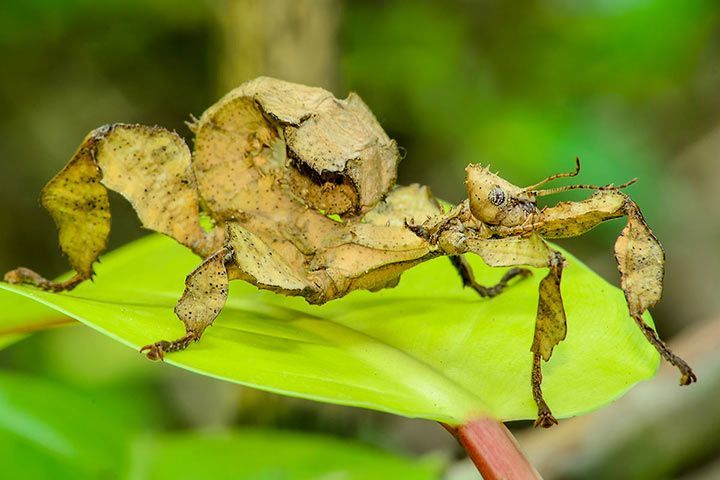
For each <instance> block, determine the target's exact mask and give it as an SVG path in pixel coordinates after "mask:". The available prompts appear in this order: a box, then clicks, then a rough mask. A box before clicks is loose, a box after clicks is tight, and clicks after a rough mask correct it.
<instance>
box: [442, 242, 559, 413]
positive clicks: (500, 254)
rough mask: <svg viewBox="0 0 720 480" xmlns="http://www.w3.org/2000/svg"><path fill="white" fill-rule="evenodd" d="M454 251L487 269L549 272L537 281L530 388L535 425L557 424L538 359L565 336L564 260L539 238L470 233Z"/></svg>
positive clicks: (549, 351) (545, 355)
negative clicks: (475, 257)
mask: <svg viewBox="0 0 720 480" xmlns="http://www.w3.org/2000/svg"><path fill="white" fill-rule="evenodd" d="M454 238H457V237H454ZM441 243H442V239H441ZM453 249H454V250H457V251H468V252H473V253H476V254H477V255H479V256H481V257H482V258H483V260H484V261H485V263H487V264H488V265H490V266H495V267H507V266H516V265H528V266H532V267H546V268H548V269H549V271H548V274H547V276H545V278H543V279H542V281H541V282H540V288H539V299H538V310H537V318H536V321H535V334H534V338H533V343H532V347H531V351H532V353H533V367H532V372H531V386H532V392H533V398H534V400H535V403H536V404H537V406H538V419H537V421H536V426H543V427H549V426H552V425H553V424H556V423H557V421H556V420H555V418H554V417H553V416H552V413H551V412H550V409H549V408H548V405H547V403H546V402H545V400H544V398H543V395H542V388H541V383H542V371H541V364H540V359H541V358H542V359H544V360H545V361H548V360H550V356H551V355H552V351H553V348H555V346H556V345H557V344H558V343H560V342H561V341H563V340H564V339H565V336H566V335H567V321H566V316H565V308H564V306H563V301H562V295H561V292H560V281H561V279H562V271H563V268H564V267H565V259H564V258H563V256H562V254H560V252H558V251H556V250H553V249H552V248H550V247H549V246H548V245H547V243H545V241H543V240H542V238H540V237H539V236H538V235H530V236H529V237H507V238H493V239H483V238H478V237H474V236H473V235H472V233H469V236H466V237H465V238H463V240H462V243H458V244H456V245H454V246H453Z"/></svg>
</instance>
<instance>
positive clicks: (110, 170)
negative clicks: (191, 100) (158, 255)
mask: <svg viewBox="0 0 720 480" xmlns="http://www.w3.org/2000/svg"><path fill="white" fill-rule="evenodd" d="M190 163H191V155H190V150H189V149H188V147H187V145H186V144H185V142H184V141H183V140H182V139H181V138H180V137H179V136H178V135H177V134H175V133H172V132H169V131H167V130H164V129H162V128H158V127H145V126H141V125H125V124H116V125H110V126H106V127H102V128H99V129H97V130H94V131H93V132H90V134H89V135H88V136H87V137H85V140H84V141H83V143H82V144H81V145H80V147H79V148H78V150H77V152H75V155H74V156H73V157H72V158H71V159H70V161H69V162H68V164H67V165H66V166H65V168H63V169H62V170H61V171H60V173H58V174H57V175H56V176H55V177H54V178H53V179H52V180H50V182H48V184H47V185H46V186H45V188H43V191H42V194H41V196H40V201H41V203H42V205H43V207H45V209H46V210H47V211H48V212H49V213H50V215H51V216H52V218H53V220H54V221H55V224H56V226H57V228H58V233H59V242H60V247H61V249H62V251H63V253H65V255H67V256H68V259H69V261H70V264H71V266H72V267H73V269H74V270H75V272H76V275H75V276H74V277H73V278H72V279H71V280H68V281H66V282H52V281H50V280H47V279H45V278H44V277H42V276H41V275H39V274H37V273H35V272H33V271H32V270H29V269H27V268H19V269H16V270H13V271H11V272H8V273H7V274H6V275H5V280H6V281H8V282H10V283H30V284H33V285H36V286H38V287H40V288H42V289H44V290H51V291H61V290H70V289H72V288H73V287H75V286H76V285H78V284H79V283H81V282H82V281H83V280H86V279H89V278H91V277H92V276H93V269H92V266H93V263H95V261H96V260H97V259H98V256H99V255H100V254H101V253H102V252H103V251H104V250H105V248H106V247H107V240H108V236H109V234H110V202H109V199H108V192H107V191H108V190H113V191H116V192H118V193H120V194H122V195H123V196H124V197H125V198H126V199H127V200H128V201H130V203H131V204H132V206H133V207H134V208H135V211H136V212H137V214H138V217H140V220H141V221H142V224H143V226H144V227H145V228H148V229H150V230H155V231H157V232H160V233H163V234H165V235H168V236H170V237H172V238H174V239H175V240H177V241H178V242H180V243H182V244H183V245H185V246H187V247H189V248H190V249H192V250H193V251H194V252H195V253H197V254H199V255H201V256H203V257H205V256H207V255H209V254H210V253H212V252H213V251H214V250H216V249H217V248H219V246H220V241H221V235H218V233H220V234H221V233H222V232H221V231H218V230H219V229H216V230H215V231H214V232H211V233H206V232H205V231H204V230H203V229H202V228H201V227H200V223H199V197H198V194H197V191H196V189H195V179H194V175H193V173H192V170H191V165H190Z"/></svg>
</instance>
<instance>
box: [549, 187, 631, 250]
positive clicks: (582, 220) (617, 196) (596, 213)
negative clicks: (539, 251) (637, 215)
mask: <svg viewBox="0 0 720 480" xmlns="http://www.w3.org/2000/svg"><path fill="white" fill-rule="evenodd" d="M626 198H627V196H626V195H625V194H624V193H621V192H618V191H617V190H606V191H599V192H596V193H595V194H593V196H592V197H590V198H588V199H587V200H584V201H582V202H560V203H558V204H557V205H555V206H553V207H546V208H544V209H543V210H542V211H541V212H540V222H539V223H540V227H539V229H538V233H539V234H540V235H542V236H544V237H548V238H565V237H575V236H578V235H582V234H583V233H585V232H587V231H588V230H590V229H592V228H593V227H595V226H597V225H599V224H600V223H602V222H604V221H605V220H609V219H611V218H618V217H622V216H623V215H624V214H625V211H624V207H625V199H626Z"/></svg>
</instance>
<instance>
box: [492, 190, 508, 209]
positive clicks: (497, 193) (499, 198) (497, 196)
mask: <svg viewBox="0 0 720 480" xmlns="http://www.w3.org/2000/svg"><path fill="white" fill-rule="evenodd" d="M488 200H490V203H492V204H493V205H495V206H496V207H499V206H500V205H502V204H503V203H505V192H504V191H503V189H502V188H500V187H495V188H493V189H492V190H490V194H489V195H488Z"/></svg>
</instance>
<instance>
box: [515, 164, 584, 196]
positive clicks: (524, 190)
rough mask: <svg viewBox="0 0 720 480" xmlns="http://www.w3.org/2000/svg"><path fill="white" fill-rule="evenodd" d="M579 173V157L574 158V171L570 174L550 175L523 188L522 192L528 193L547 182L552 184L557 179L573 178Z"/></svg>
mask: <svg viewBox="0 0 720 480" xmlns="http://www.w3.org/2000/svg"><path fill="white" fill-rule="evenodd" d="M578 173H580V157H575V170H574V171H572V172H566V173H556V174H555V175H550V176H549V177H547V178H545V179H543V180H540V181H539V182H538V183H536V184H534V185H530V186H529V187H525V188H523V192H530V191H533V190H535V189H536V188H538V187H540V186H542V185H545V184H546V183H548V182H552V181H553V180H556V179H558V178H566V177H575V176H577V174H578Z"/></svg>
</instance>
